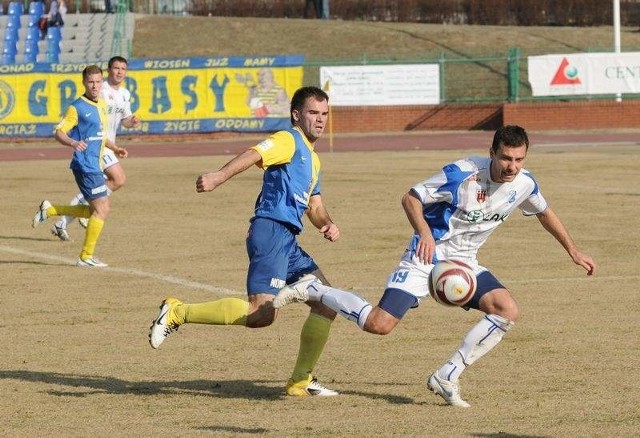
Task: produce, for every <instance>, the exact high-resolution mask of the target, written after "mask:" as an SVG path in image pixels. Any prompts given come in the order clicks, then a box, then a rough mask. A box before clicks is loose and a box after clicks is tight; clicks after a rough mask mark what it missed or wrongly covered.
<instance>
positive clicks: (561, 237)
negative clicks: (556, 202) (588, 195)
mask: <svg viewBox="0 0 640 438" xmlns="http://www.w3.org/2000/svg"><path fill="white" fill-rule="evenodd" d="M536 217H537V218H538V220H539V221H540V223H541V224H542V227H543V228H544V229H545V230H547V232H549V234H551V235H552V236H553V237H554V238H555V239H556V240H557V241H558V242H560V244H561V245H562V247H563V248H564V249H565V250H566V251H567V253H569V256H570V257H571V260H573V262H574V263H575V264H576V265H580V266H582V267H583V268H584V269H585V270H586V271H587V275H593V274H594V273H595V271H596V264H595V262H594V261H593V259H592V258H591V256H590V255H588V254H584V253H582V252H580V251H579V250H578V247H577V246H576V244H575V242H574V241H573V239H572V238H571V236H570V235H569V232H568V231H567V229H566V227H565V226H564V225H563V223H562V221H560V218H559V217H558V216H557V215H556V214H555V212H554V211H553V210H552V209H551V207H547V209H546V210H545V211H543V212H542V213H538V214H537V215H536Z"/></svg>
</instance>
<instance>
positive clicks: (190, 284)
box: [0, 245, 241, 295]
mask: <svg viewBox="0 0 640 438" xmlns="http://www.w3.org/2000/svg"><path fill="white" fill-rule="evenodd" d="M0 251H4V252H9V253H12V254H20V255H25V256H28V257H33V258H37V259H44V260H51V261H55V262H60V263H64V264H65V265H75V264H76V259H69V258H66V257H61V256H55V255H51V254H42V253H38V252H32V251H26V250H23V249H18V248H12V247H10V246H3V245H0ZM78 269H99V270H101V271H107V272H118V273H121V274H129V275H136V276H138V277H146V278H153V279H154V280H160V281H164V282H166V283H171V284H177V285H179V286H184V287H187V288H191V289H199V290H205V291H208V292H213V293H216V294H220V295H241V293H240V292H238V291H235V290H231V289H225V288H223V287H217V286H212V285H209V284H204V283H198V282H195V281H191V280H186V279H184V278H179V277H174V276H173V275H165V274H156V273H153V272H145V271H141V270H139V269H129V268H114V267H107V268H78Z"/></svg>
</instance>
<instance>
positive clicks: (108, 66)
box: [107, 56, 129, 70]
mask: <svg viewBox="0 0 640 438" xmlns="http://www.w3.org/2000/svg"><path fill="white" fill-rule="evenodd" d="M114 62H122V63H124V64H127V65H129V63H128V62H127V59H126V58H123V57H122V56H113V57H111V59H110V60H109V62H108V63H107V68H108V69H109V70H111V67H112V66H113V63H114Z"/></svg>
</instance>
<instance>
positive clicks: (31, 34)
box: [26, 27, 40, 41]
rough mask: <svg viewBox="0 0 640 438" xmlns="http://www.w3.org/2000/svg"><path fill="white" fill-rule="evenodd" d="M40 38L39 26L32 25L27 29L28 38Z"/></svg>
mask: <svg viewBox="0 0 640 438" xmlns="http://www.w3.org/2000/svg"><path fill="white" fill-rule="evenodd" d="M39 39H40V28H39V27H30V28H29V29H27V38H26V40H27V41H29V40H35V41H38V40H39Z"/></svg>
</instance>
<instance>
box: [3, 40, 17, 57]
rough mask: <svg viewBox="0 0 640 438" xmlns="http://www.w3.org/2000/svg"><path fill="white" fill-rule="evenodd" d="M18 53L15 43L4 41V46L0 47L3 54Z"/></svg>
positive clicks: (14, 54)
mask: <svg viewBox="0 0 640 438" xmlns="http://www.w3.org/2000/svg"><path fill="white" fill-rule="evenodd" d="M17 53H18V47H17V46H16V45H15V44H7V42H6V41H5V43H4V47H2V54H3V55H13V56H14V57H15V56H16V54H17Z"/></svg>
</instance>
